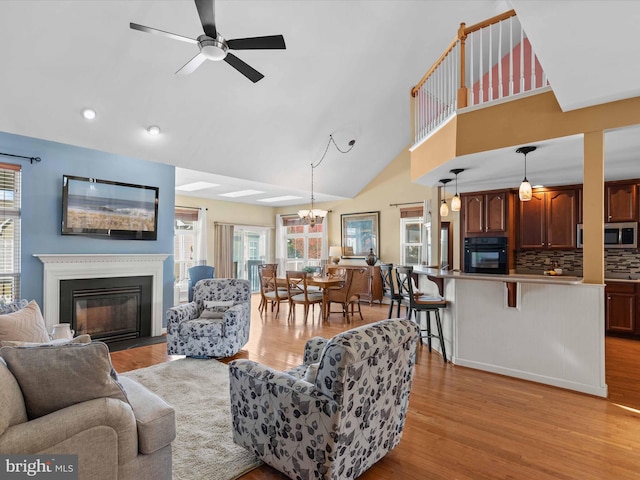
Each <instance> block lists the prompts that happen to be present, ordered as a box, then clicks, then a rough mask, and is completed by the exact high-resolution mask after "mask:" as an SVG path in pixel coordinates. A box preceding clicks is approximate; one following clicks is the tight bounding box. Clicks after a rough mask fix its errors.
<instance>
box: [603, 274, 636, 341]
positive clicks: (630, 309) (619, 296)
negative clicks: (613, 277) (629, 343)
mask: <svg viewBox="0 0 640 480" xmlns="http://www.w3.org/2000/svg"><path fill="white" fill-rule="evenodd" d="M604 291H605V300H606V302H605V323H606V331H607V333H628V334H636V333H640V332H637V331H636V326H637V322H636V312H637V303H638V295H637V284H635V283H624V282H609V283H607V285H606V287H605V290H604Z"/></svg>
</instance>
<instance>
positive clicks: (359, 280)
mask: <svg viewBox="0 0 640 480" xmlns="http://www.w3.org/2000/svg"><path fill="white" fill-rule="evenodd" d="M368 289H369V270H368V269H367V268H366V267H362V268H357V269H354V270H353V279H352V280H351V288H350V291H349V298H348V300H347V302H348V305H350V306H351V318H353V310H354V306H355V305H357V306H358V315H360V320H364V318H362V310H361V309H360V295H361V294H362V293H363V292H367V291H368Z"/></svg>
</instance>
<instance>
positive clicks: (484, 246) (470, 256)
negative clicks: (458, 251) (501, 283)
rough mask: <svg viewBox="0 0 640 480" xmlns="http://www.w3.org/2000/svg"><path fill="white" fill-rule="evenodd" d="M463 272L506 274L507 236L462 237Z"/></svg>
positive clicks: (507, 269) (507, 268)
mask: <svg viewBox="0 0 640 480" xmlns="http://www.w3.org/2000/svg"><path fill="white" fill-rule="evenodd" d="M464 271H465V273H495V274H507V273H509V267H508V265H507V237H468V238H465V239H464Z"/></svg>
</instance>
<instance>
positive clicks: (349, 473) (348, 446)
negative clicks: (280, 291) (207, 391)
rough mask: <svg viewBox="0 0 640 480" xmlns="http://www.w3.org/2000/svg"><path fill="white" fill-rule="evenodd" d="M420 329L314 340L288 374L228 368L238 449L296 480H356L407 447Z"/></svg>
mask: <svg viewBox="0 0 640 480" xmlns="http://www.w3.org/2000/svg"><path fill="white" fill-rule="evenodd" d="M418 339H419V334H418V331H417V327H416V324H415V323H414V322H411V321H409V320H405V319H391V320H383V321H380V322H376V323H372V324H368V325H363V326H361V327H358V328H355V329H352V330H349V331H346V332H343V333H341V334H339V335H336V336H335V337H333V338H332V339H331V340H326V339H324V338H321V337H314V338H312V339H310V340H309V341H307V344H306V345H305V351H304V358H303V361H304V364H303V365H301V366H299V367H296V368H294V369H292V370H288V371H285V372H281V371H277V370H274V369H271V368H269V367H266V366H264V365H261V364H259V363H256V362H253V361H250V360H234V361H232V362H230V363H229V376H230V388H231V392H230V393H231V414H232V416H233V439H234V441H235V443H237V444H239V445H242V446H243V447H245V448H247V449H248V450H250V451H251V452H252V453H254V454H255V455H256V456H257V457H259V458H260V459H261V460H263V461H264V462H265V463H267V464H269V465H271V466H272V467H274V468H276V469H277V470H279V471H281V472H282V473H284V474H285V475H287V476H289V477H290V478H300V479H336V480H337V479H340V480H345V479H352V478H356V477H358V476H360V475H362V473H363V472H364V471H366V470H367V469H368V468H370V467H371V466H372V465H373V464H374V463H375V462H377V461H378V460H380V459H381V458H382V457H383V456H384V455H385V454H386V453H387V452H389V451H390V450H391V449H393V448H394V447H395V446H396V445H398V443H399V442H400V438H401V436H402V431H403V427H404V422H405V417H406V412H407V407H408V404H409V392H410V390H411V383H412V379H413V370H414V364H415V359H416V346H417V344H418Z"/></svg>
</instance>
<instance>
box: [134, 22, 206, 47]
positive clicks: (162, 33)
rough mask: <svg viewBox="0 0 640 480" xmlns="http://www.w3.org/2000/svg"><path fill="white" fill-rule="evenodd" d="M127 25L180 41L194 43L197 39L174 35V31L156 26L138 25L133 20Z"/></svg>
mask: <svg viewBox="0 0 640 480" xmlns="http://www.w3.org/2000/svg"><path fill="white" fill-rule="evenodd" d="M129 26H130V27H131V28H132V29H133V30H140V31H141V32H146V33H155V34H156V35H162V36H163V37H169V38H173V39H174V40H180V41H181V42H187V43H195V44H197V43H198V41H197V40H195V39H193V38H189V37H183V36H182V35H176V34H175V33H169V32H165V31H164V30H158V29H157V28H151V27H145V26H144V25H138V24H137V23H133V22H131V23H129Z"/></svg>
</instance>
